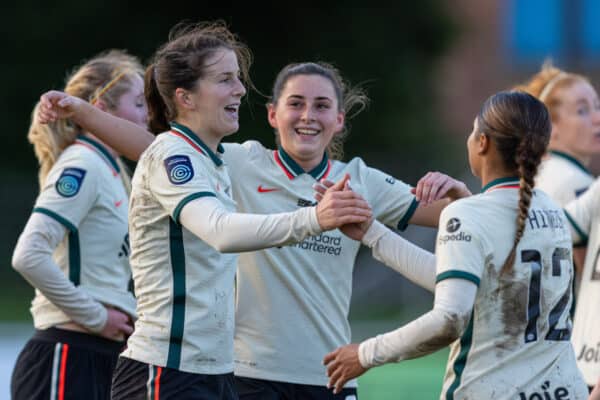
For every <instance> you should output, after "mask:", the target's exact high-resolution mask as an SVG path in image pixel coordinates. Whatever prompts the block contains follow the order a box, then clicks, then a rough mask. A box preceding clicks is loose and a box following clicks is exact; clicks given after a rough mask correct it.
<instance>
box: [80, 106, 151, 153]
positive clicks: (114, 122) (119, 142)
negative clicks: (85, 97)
mask: <svg viewBox="0 0 600 400" xmlns="http://www.w3.org/2000/svg"><path fill="white" fill-rule="evenodd" d="M71 119H72V120H73V121H74V122H75V123H77V124H78V125H79V126H81V127H83V128H84V129H85V130H86V131H89V132H90V133H92V134H93V135H95V136H97V137H98V138H99V139H100V140H102V141H103V142H105V143H106V144H108V145H109V146H110V147H112V148H113V149H115V150H116V151H117V152H118V153H119V154H122V155H123V156H125V157H127V158H128V159H130V160H137V159H139V157H140V155H141V154H142V152H143V151H144V150H146V148H147V147H148V146H149V145H150V144H151V143H152V141H153V140H154V135H152V134H151V133H150V132H148V131H147V130H145V129H144V128H142V127H140V126H138V125H136V124H134V123H133V122H130V121H128V120H126V119H122V118H119V117H115V116H114V115H111V114H109V113H107V112H104V111H102V110H101V109H99V108H97V107H94V106H93V105H92V104H90V103H87V102H82V103H81V104H80V106H79V108H78V109H77V111H76V112H75V113H74V114H73V116H72V117H71Z"/></svg>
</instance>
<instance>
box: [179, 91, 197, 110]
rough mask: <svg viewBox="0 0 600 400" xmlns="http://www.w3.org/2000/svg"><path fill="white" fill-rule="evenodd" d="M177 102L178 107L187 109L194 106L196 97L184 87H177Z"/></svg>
mask: <svg viewBox="0 0 600 400" xmlns="http://www.w3.org/2000/svg"><path fill="white" fill-rule="evenodd" d="M174 97H175V103H176V104H177V106H178V107H181V108H183V109H186V110H190V109H193V108H194V99H193V98H192V96H190V93H189V92H188V91H187V90H185V89H182V88H177V89H175V96H174Z"/></svg>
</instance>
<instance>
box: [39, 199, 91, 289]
mask: <svg viewBox="0 0 600 400" xmlns="http://www.w3.org/2000/svg"><path fill="white" fill-rule="evenodd" d="M33 212H37V213H40V214H44V215H47V216H49V217H50V218H52V219H54V220H56V221H58V222H59V223H60V224H61V225H63V226H64V227H65V228H67V230H68V231H69V236H68V239H67V243H68V247H69V265H68V270H69V280H70V281H71V282H73V284H74V285H75V286H79V284H80V283H81V249H80V246H79V231H78V230H77V227H76V226H75V225H73V224H72V223H71V222H69V221H68V220H67V219H66V218H64V217H62V216H60V215H58V214H57V213H55V212H54V211H52V210H48V209H47V208H43V207H36V208H34V209H33Z"/></svg>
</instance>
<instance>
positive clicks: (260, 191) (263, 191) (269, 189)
mask: <svg viewBox="0 0 600 400" xmlns="http://www.w3.org/2000/svg"><path fill="white" fill-rule="evenodd" d="M278 190H279V189H278V188H265V187H263V185H258V193H269V192H276V191H278Z"/></svg>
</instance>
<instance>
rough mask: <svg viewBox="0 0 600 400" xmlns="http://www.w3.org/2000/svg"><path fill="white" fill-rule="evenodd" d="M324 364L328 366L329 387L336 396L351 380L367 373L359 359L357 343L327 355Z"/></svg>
mask: <svg viewBox="0 0 600 400" xmlns="http://www.w3.org/2000/svg"><path fill="white" fill-rule="evenodd" d="M323 364H325V365H326V366H327V376H328V377H329V382H328V383H327V387H328V388H333V393H334V394H337V393H339V392H341V391H342V389H343V388H344V385H345V384H346V382H348V381H349V380H350V379H354V378H356V377H358V376H361V375H362V374H364V373H365V372H367V369H366V368H364V367H363V366H362V365H361V364H360V361H359V359H358V344H356V343H351V344H348V345H346V346H342V347H339V348H338V349H336V350H334V351H332V352H331V353H329V354H327V355H326V356H325V358H324V359H323Z"/></svg>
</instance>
